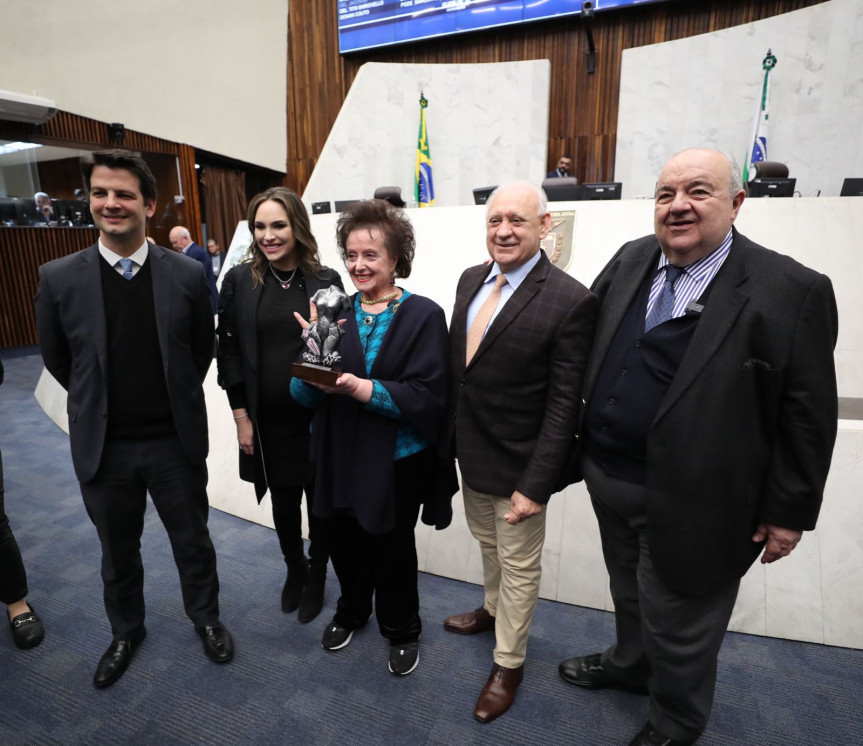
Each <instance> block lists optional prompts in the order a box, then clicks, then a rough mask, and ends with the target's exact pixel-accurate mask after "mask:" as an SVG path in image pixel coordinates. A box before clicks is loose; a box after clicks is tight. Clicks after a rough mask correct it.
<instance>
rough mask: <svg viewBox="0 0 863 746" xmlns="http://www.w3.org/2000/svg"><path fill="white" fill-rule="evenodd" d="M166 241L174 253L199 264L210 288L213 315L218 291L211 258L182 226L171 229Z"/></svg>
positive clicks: (216, 305)
mask: <svg viewBox="0 0 863 746" xmlns="http://www.w3.org/2000/svg"><path fill="white" fill-rule="evenodd" d="M168 240H169V241H170V242H171V246H173V247H174V251H179V252H180V253H181V254H185V255H186V256H188V257H191V258H192V259H194V260H196V261H198V262H200V263H201V266H202V267H203V268H204V276H205V277H206V278H207V285H208V286H209V288H210V298H211V300H212V304H213V313H216V311H217V310H218V308H219V291H218V290H217V289H216V276H215V275H214V274H213V260H212V257H211V256H210V255H209V254H208V253H207V252H206V251H204V249H203V247H201V246H199V245H198V244H196V243H195V242H194V241H193V240H192V234H191V233H189V229H188V228H186V227H185V226H182V225H176V226H174V227H173V228H171V232H170V234H169V235H168Z"/></svg>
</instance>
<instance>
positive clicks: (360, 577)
mask: <svg viewBox="0 0 863 746" xmlns="http://www.w3.org/2000/svg"><path fill="white" fill-rule="evenodd" d="M336 234H337V242H338V246H339V250H340V252H341V255H342V258H343V259H344V261H345V264H346V266H347V269H348V273H349V274H350V277H351V280H352V281H353V283H354V285H355V286H356V288H357V291H358V292H357V293H355V294H354V295H353V296H352V297H351V298H350V300H349V303H348V305H347V309H346V310H339V306H338V302H337V300H336V299H335V298H333V297H328V298H326V299H324V298H323V296H322V297H321V299H320V300H321V301H323V302H318V303H313V304H312V306H311V307H312V313H311V314H310V318H313V319H315V321H316V323H314V324H312V323H310V322H307V321H305V319H303V317H302V315H300V314H297V321H298V323H299V324H300V325H301V326H302V327H303V329H304V333H303V334H304V336H305V337H306V342H307V352H306V354H305V355H304V359H305V361H306V365H307V367H309V368H311V369H313V371H317V369H320V368H327V367H328V366H332V367H333V368H334V369H335V371H334V372H333V373H332V374H330V378H329V379H328V380H322V379H319V378H317V377H316V374H315V372H312V373H311V374H310V375H308V376H306V375H304V374H302V373H296V372H295V374H294V376H295V377H294V378H293V380H292V381H291V394H292V395H293V396H294V398H295V399H296V400H297V401H298V402H299V403H300V404H303V405H304V406H307V407H310V408H312V409H314V411H315V414H314V419H313V420H312V433H311V440H312V451H311V454H312V462H313V465H314V471H315V501H314V511H315V514H316V515H317V516H318V517H319V518H320V519H321V526H322V529H323V531H324V533H325V535H326V537H327V543H328V546H329V547H330V553H331V557H332V561H333V567H334V568H335V571H336V575H337V576H338V578H339V583H340V584H341V597H340V598H339V601H338V606H337V609H336V614H335V616H334V617H333V619H332V621H331V622H330V624H329V625H328V626H327V628H326V630H325V631H324V634H323V638H322V640H321V644H322V645H323V647H324V648H325V649H327V650H339V649H341V648H343V647H345V646H346V645H347V644H348V643H349V642H350V641H351V637H352V635H353V633H354V631H356V630H358V629H359V628H361V627H363V626H364V625H365V624H366V622H367V621H368V620H369V619H370V618H371V614H372V605H373V601H374V611H375V614H376V616H377V622H378V627H379V629H380V632H381V634H382V635H383V636H384V637H385V638H387V640H388V641H389V643H390V652H389V670H390V671H391V672H392V673H394V674H400V675H406V674H409V673H410V672H411V671H413V670H414V669H415V668H416V666H417V663H418V661H419V643H418V641H419V637H420V632H421V630H422V625H421V622H420V615H419V591H418V588H417V553H416V542H415V539H414V527H415V526H416V522H417V518H418V516H419V513H420V507H421V506H423V513H422V519H423V522H424V523H428V524H430V525H436V526H437V527H438V528H444V527H446V526H447V525H448V524H449V521H450V519H451V516H452V512H451V508H450V498H451V496H452V494H453V493H454V492H455V491H456V489H457V483H455V472H454V466H453V464H452V463H451V462H450V463H447V462H446V461H443V460H442V459H440V458H439V455H438V450H437V446H438V442H439V433H440V431H441V428H442V424H443V417H444V413H445V407H446V393H447V344H448V343H447V328H446V320H445V317H444V312H443V310H442V309H441V308H440V306H438V305H437V304H436V303H434V302H433V301H431V300H429V299H428V298H424V297H422V296H420V295H415V294H412V293H411V292H410V291H408V290H406V289H404V288H402V287H398V286H396V285H395V279H396V278H406V277H408V276H409V275H410V271H411V262H412V260H413V256H414V249H415V241H414V234H413V227H412V226H411V224H410V221H409V220H408V219H407V217H406V216H405V214H404V213H403V212H402V211H401V210H399V209H397V208H395V207H393V206H392V205H390V204H389V203H387V202H385V201H383V200H366V201H362V202H356V203H354V204H353V205H351V206H350V207H348V208H347V210H346V211H345V212H343V213H342V215H341V217H340V218H339V221H338V225H337V228H336ZM324 320H325V321H324ZM322 323H323V326H324V327H325V328H326V329H327V334H326V335H324V334H322ZM334 329H335V331H334ZM328 340H329V341H337V344H336V347H337V350H336V351H335V358H334V357H333V350H332V349H331V348H330V349H329V353H328V354H329V358H328V360H324V359H323V358H324V357H326V355H325V354H324V353H325V350H324V349H323V346H324V345H325V344H326V343H327V341H328ZM309 343H311V344H309ZM316 350H317V352H316ZM309 363H311V364H310V365H309ZM294 367H295V370H296V369H297V368H298V367H299V366H294ZM297 376H302V377H303V379H304V381H301V380H299V378H298V377H297Z"/></svg>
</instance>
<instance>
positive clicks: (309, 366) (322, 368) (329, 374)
mask: <svg viewBox="0 0 863 746" xmlns="http://www.w3.org/2000/svg"><path fill="white" fill-rule="evenodd" d="M341 374H342V372H341V371H340V370H334V369H333V368H328V367H327V366H326V365H314V364H313V363H293V364H292V365H291V375H292V376H293V377H294V378H299V379H300V380H301V381H306V382H308V383H320V384H323V385H324V386H335V385H336V381H337V380H338V379H339V376H340V375H341Z"/></svg>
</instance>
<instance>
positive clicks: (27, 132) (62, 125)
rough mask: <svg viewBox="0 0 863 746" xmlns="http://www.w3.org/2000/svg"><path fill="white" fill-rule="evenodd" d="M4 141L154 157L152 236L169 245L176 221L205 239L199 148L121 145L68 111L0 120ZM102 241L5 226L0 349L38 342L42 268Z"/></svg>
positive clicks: (132, 139) (130, 137)
mask: <svg viewBox="0 0 863 746" xmlns="http://www.w3.org/2000/svg"><path fill="white" fill-rule="evenodd" d="M0 139H16V140H24V141H33V142H40V143H44V144H52V145H55V144H56V145H68V146H71V147H80V148H84V149H88V150H102V149H106V148H111V147H117V146H119V147H123V148H127V149H129V150H135V151H141V152H143V153H151V154H155V155H152V156H151V157H150V161H151V168H152V170H153V172H154V174H155V175H156V177H157V183H158V184H159V202H158V207H157V212H156V214H155V215H154V216H153V218H152V219H151V220H150V221H148V224H147V229H148V232H149V234H150V235H151V236H152V237H153V238H154V239H155V240H156V241H157V243H160V244H161V245H163V246H164V245H165V244H167V242H168V232H169V231H170V229H171V227H172V226H173V225H174V224H175V223H183V224H185V225H187V226H188V227H189V230H190V231H191V233H192V237H193V238H194V239H195V240H196V241H198V242H200V241H201V238H202V236H201V229H200V226H201V208H200V202H199V200H198V177H197V173H196V169H195V149H194V148H193V147H192V146H191V145H184V144H181V143H175V142H170V141H168V140H162V139H160V138H158V137H153V136H152V135H146V134H143V133H141V132H134V131H132V130H126V133H125V138H124V139H123V142H122V143H120V144H119V145H118V144H117V143H113V142H111V139H110V137H109V136H108V124H107V123H106V122H97V121H96V120H94V119H87V118H86V117H80V116H77V115H76V114H70V113H68V112H63V111H61V112H58V113H57V115H56V116H55V117H53V118H52V119H51V120H50V121H49V122H46V123H45V124H42V125H33V124H23V123H19V122H8V121H0ZM175 158H176V163H175V162H174V159H175ZM177 163H178V164H179V171H180V178H181V179H182V183H183V194H184V197H185V199H184V201H183V204H182V205H180V206H177V207H176V208H175V206H174V195H175V194H179V193H180V191H179V184H178V181H177V165H176V164H177ZM154 166H155V167H154ZM55 167H56V166H55ZM46 168H48V169H50V168H52V166H46ZM309 173H311V171H310V172H309ZM160 176H161V178H160ZM52 196H53V195H52ZM97 237H98V231H97V230H96V229H95V228H89V229H88V228H7V227H0V348H5V347H21V346H24V345H32V344H35V343H36V322H35V319H34V316H33V296H34V294H35V292H36V285H37V270H38V268H39V265H40V264H44V263H45V262H47V261H50V260H51V259H56V258H57V257H60V256H65V255H66V254H71V253H73V252H75V251H79V250H80V249H82V248H84V247H86V246H89V245H91V244H93V243H95V241H96V238H97Z"/></svg>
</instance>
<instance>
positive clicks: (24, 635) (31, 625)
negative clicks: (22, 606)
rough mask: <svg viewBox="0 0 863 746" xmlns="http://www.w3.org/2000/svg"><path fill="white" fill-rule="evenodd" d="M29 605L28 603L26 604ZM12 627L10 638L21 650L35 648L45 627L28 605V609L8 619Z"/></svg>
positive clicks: (43, 634) (40, 640)
mask: <svg viewBox="0 0 863 746" xmlns="http://www.w3.org/2000/svg"><path fill="white" fill-rule="evenodd" d="M28 606H30V604H28ZM9 626H10V627H11V629H12V639H13V640H15V644H16V645H17V646H18V647H19V648H21V650H29V649H30V648H35V647H36V646H37V645H38V644H39V643H40V642H42V639H43V638H44V637H45V628H44V627H43V626H42V620H41V619H40V618H39V615H38V614H37V613H36V612H35V611H34V610H33V607H32V606H30V611H27V612H25V613H23V614H18V616H16V617H13V618H12V619H10V620H9Z"/></svg>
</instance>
